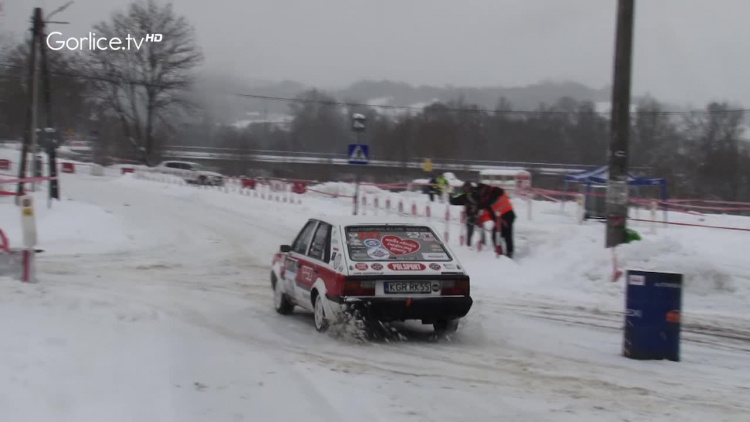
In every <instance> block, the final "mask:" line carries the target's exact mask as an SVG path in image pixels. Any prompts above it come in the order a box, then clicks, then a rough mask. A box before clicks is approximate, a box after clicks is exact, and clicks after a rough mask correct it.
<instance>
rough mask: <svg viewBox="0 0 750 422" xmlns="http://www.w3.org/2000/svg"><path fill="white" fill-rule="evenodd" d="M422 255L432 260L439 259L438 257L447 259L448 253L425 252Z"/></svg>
mask: <svg viewBox="0 0 750 422" xmlns="http://www.w3.org/2000/svg"><path fill="white" fill-rule="evenodd" d="M422 257H423V258H424V259H425V260H427V261H433V260H439V259H448V254H445V253H436V252H433V253H430V252H425V253H423V254H422Z"/></svg>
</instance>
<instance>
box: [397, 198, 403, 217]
mask: <svg viewBox="0 0 750 422" xmlns="http://www.w3.org/2000/svg"><path fill="white" fill-rule="evenodd" d="M398 213H399V214H403V213H404V201H403V200H401V199H399V200H398Z"/></svg>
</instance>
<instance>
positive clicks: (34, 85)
mask: <svg viewBox="0 0 750 422" xmlns="http://www.w3.org/2000/svg"><path fill="white" fill-rule="evenodd" d="M43 26H44V21H43V20H42V9H41V8H40V7H37V8H35V9H34V15H33V17H32V25H31V57H30V58H29V88H30V89H29V108H28V111H27V114H26V115H27V118H28V127H27V128H26V136H25V137H24V140H23V146H22V148H21V165H20V166H19V169H18V178H19V179H24V178H26V176H27V174H26V172H27V166H28V164H29V163H28V156H29V154H31V156H32V158H31V177H34V173H35V170H36V153H37V151H36V143H37V136H36V128H37V123H36V121H37V100H38V99H39V85H38V83H39V60H38V57H39V52H38V49H39V48H44V47H43V41H42V40H41V35H42V28H43ZM32 186H33V184H32ZM23 187H24V182H18V189H17V190H16V194H17V196H16V199H18V198H19V197H20V196H21V195H22V194H23V193H24V188H23ZM16 202H18V200H16Z"/></svg>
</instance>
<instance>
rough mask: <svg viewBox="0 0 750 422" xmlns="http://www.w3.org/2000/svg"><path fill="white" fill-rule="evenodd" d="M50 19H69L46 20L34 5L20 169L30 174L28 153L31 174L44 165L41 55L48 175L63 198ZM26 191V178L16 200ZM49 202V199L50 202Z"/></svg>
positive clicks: (21, 173)
mask: <svg viewBox="0 0 750 422" xmlns="http://www.w3.org/2000/svg"><path fill="white" fill-rule="evenodd" d="M71 4H73V2H72V1H70V2H68V3H66V4H65V5H63V6H61V7H60V8H58V9H56V10H55V11H53V12H52V13H51V14H50V15H49V16H48V18H51V17H52V16H54V15H55V14H57V13H59V12H62V11H63V10H65V9H67V8H68V7H69V6H70V5H71ZM47 23H55V24H67V23H68V22H52V21H45V20H44V18H43V17H42V9H41V8H40V7H37V8H34V14H33V15H32V25H31V33H32V36H31V56H30V57H29V88H30V89H29V106H28V110H27V120H28V128H27V132H26V136H25V137H24V140H23V147H22V148H21V163H20V166H19V171H18V178H19V179H25V178H26V177H27V166H29V162H28V156H29V154H30V155H31V164H30V170H31V177H36V176H37V173H41V168H40V167H38V166H39V165H41V163H40V162H39V161H37V155H38V154H39V144H40V142H39V137H38V135H37V124H38V120H39V118H38V110H39V108H38V102H39V72H40V63H39V62H40V60H39V58H40V57H41V71H42V72H43V73H42V76H43V78H44V79H43V82H44V101H45V106H46V107H45V115H46V127H45V130H44V137H43V138H42V141H43V142H42V143H43V145H44V147H45V149H46V150H47V154H48V158H49V168H50V171H49V176H50V177H51V178H52V179H50V182H49V183H50V199H52V198H55V199H60V196H59V183H58V181H57V178H56V177H57V163H56V160H55V148H56V147H57V142H56V140H55V139H54V138H55V136H54V135H53V133H55V130H54V129H53V127H52V99H51V84H50V77H49V63H48V61H47V52H46V44H45V42H44V38H45V36H44V28H45V25H46V24H47ZM31 190H32V191H35V190H36V182H33V183H31ZM24 193H25V192H24V182H21V181H19V182H18V188H17V190H16V194H17V196H16V204H17V205H18V204H19V198H20V197H21V195H23V194H24ZM48 204H50V202H48Z"/></svg>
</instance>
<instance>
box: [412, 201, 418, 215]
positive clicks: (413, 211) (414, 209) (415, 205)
mask: <svg viewBox="0 0 750 422" xmlns="http://www.w3.org/2000/svg"><path fill="white" fill-rule="evenodd" d="M417 214H418V212H417V203H416V202H412V203H411V216H412V217H416V216H417Z"/></svg>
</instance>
